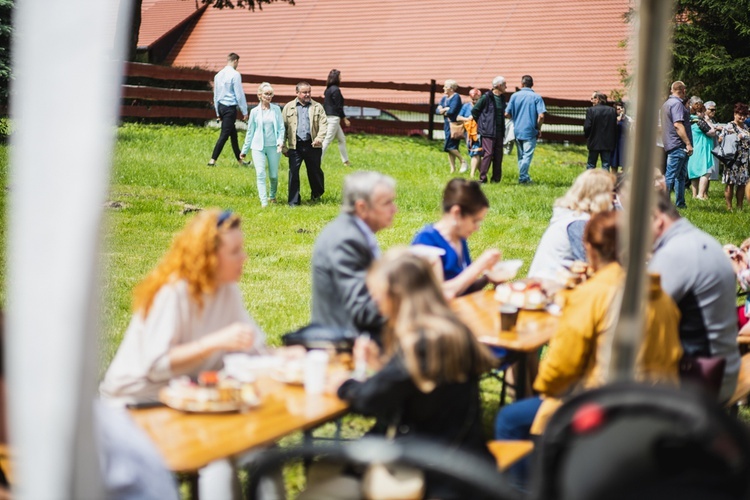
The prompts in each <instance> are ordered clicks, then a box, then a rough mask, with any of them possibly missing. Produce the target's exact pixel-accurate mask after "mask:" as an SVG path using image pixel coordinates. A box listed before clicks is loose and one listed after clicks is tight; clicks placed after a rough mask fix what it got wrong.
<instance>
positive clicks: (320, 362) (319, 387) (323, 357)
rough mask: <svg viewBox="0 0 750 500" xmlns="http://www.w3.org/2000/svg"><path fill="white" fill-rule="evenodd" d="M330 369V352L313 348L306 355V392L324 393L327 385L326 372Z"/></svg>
mask: <svg viewBox="0 0 750 500" xmlns="http://www.w3.org/2000/svg"><path fill="white" fill-rule="evenodd" d="M327 371H328V353H327V352H325V351H320V350H312V351H310V352H308V353H307V355H306V356H305V377H304V383H305V392H306V393H307V394H322V393H323V390H324V389H325V386H326V372H327Z"/></svg>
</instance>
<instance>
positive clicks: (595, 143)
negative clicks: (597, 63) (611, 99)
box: [583, 92, 617, 171]
mask: <svg viewBox="0 0 750 500" xmlns="http://www.w3.org/2000/svg"><path fill="white" fill-rule="evenodd" d="M591 102H592V103H593V105H592V106H591V107H590V108H588V109H587V110H586V120H585V121H584V122H583V133H584V135H585V136H586V145H587V146H588V148H589V158H588V161H587V162H586V168H588V169H591V168H596V161H597V158H598V157H601V159H602V168H603V169H604V170H607V171H608V170H609V162H610V159H611V157H612V151H613V150H614V149H615V144H616V143H617V111H615V108H613V107H612V106H610V105H608V104H607V96H606V95H605V94H602V93H601V92H594V94H593V95H592V96H591Z"/></svg>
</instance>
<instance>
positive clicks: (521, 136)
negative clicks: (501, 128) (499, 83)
mask: <svg viewBox="0 0 750 500" xmlns="http://www.w3.org/2000/svg"><path fill="white" fill-rule="evenodd" d="M505 112H506V113H508V114H509V115H510V116H511V118H513V126H514V131H515V134H516V139H518V140H521V141H528V140H530V139H533V138H535V137H536V136H538V135H539V129H537V128H536V124H537V120H538V119H539V115H541V114H542V113H546V112H547V108H546V107H544V100H543V99H542V96H540V95H539V94H537V93H536V92H534V91H533V90H531V89H530V88H529V87H522V88H521V90H519V91H518V92H516V93H514V94H513V95H512V96H510V101H508V106H507V107H506V108H505Z"/></svg>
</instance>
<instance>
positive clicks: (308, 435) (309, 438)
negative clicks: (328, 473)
mask: <svg viewBox="0 0 750 500" xmlns="http://www.w3.org/2000/svg"><path fill="white" fill-rule="evenodd" d="M302 441H303V444H304V446H312V444H313V431H312V429H308V430H306V431H304V432H303V433H302ZM311 465H312V458H310V457H308V458H305V460H304V461H303V467H304V469H305V478H307V476H308V473H309V472H310V466H311Z"/></svg>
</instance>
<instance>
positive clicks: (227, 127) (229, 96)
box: [208, 52, 247, 167]
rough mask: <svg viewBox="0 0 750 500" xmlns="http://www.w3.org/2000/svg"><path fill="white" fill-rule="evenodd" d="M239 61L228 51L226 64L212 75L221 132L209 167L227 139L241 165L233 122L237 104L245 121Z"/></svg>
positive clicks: (243, 94) (243, 93) (245, 109)
mask: <svg viewBox="0 0 750 500" xmlns="http://www.w3.org/2000/svg"><path fill="white" fill-rule="evenodd" d="M239 63H240V56H238V55H237V54H235V53H234V52H232V53H230V54H229V55H228V56H227V65H226V66H224V69H222V70H221V71H219V72H218V73H216V76H215V77H214V109H215V110H216V116H217V120H219V121H220V122H221V133H220V134H219V140H217V141H216V145H215V146H214V152H213V153H212V154H211V159H210V160H209V161H208V166H209V167H213V166H214V165H216V160H217V159H218V158H219V155H220V154H221V151H222V150H223V149H224V144H226V142H227V139H230V140H231V142H232V151H233V152H234V157H235V159H236V160H237V163H239V164H240V165H242V160H240V144H239V142H238V141H237V127H235V125H234V123H235V121H237V107H238V106H239V108H240V111H242V119H243V120H245V121H247V101H246V100H245V92H244V91H243V90H242V76H241V75H240V74H239V72H238V71H237V65H238V64H239Z"/></svg>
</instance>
